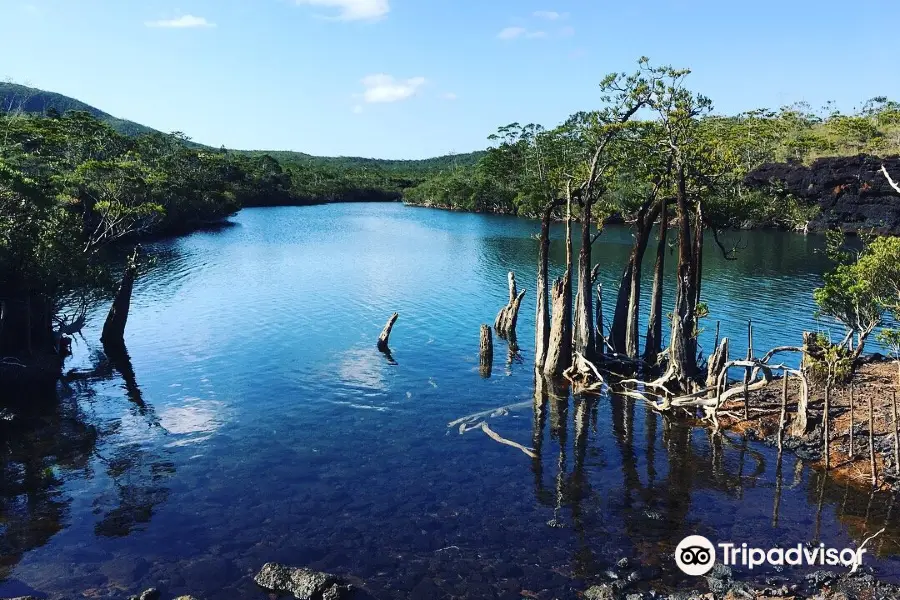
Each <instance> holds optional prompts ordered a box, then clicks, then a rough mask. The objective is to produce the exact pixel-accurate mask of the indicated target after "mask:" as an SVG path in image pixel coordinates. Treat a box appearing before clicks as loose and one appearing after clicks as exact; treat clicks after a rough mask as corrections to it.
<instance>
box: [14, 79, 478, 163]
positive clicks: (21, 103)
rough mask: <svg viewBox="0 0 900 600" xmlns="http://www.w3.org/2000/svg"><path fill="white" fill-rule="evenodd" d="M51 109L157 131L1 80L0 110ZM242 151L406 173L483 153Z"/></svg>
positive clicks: (130, 130)
mask: <svg viewBox="0 0 900 600" xmlns="http://www.w3.org/2000/svg"><path fill="white" fill-rule="evenodd" d="M51 108H52V109H55V110H56V111H57V112H59V113H66V112H68V111H71V110H77V111H84V112H88V113H90V114H91V115H93V116H94V117H96V118H97V119H99V120H101V121H103V122H104V123H106V124H108V125H109V126H110V127H112V128H113V129H115V130H116V131H118V132H119V133H121V134H123V135H129V136H137V135H141V134H145V133H154V132H156V130H155V129H152V128H150V127H147V126H146V125H141V124H140V123H135V122H134V121H128V120H126V119H120V118H118V117H114V116H112V115H111V114H109V113H107V112H104V111H102V110H100V109H99V108H96V107H94V106H91V105H90V104H86V103H84V102H81V101H80V100H76V99H75V98H70V97H68V96H63V95H62V94H57V93H55V92H48V91H45V90H39V89H37V88H31V87H27V86H24V85H18V84H15V83H5V82H0V110H2V111H7V112H8V111H15V110H21V111H24V112H27V113H30V114H39V115H42V114H46V113H47V111H49V110H50V109H51ZM190 145H191V146H195V147H200V146H202V144H197V143H196V142H191V144H190ZM240 152H242V153H246V154H250V155H261V154H268V155H270V156H272V157H273V158H275V159H276V160H278V161H279V162H284V163H294V164H311V165H319V166H328V167H332V168H336V169H365V168H366V167H369V168H375V169H381V170H384V171H403V172H406V173H431V172H435V171H441V170H444V169H449V168H457V167H468V166H471V165H474V164H475V163H476V162H478V159H480V158H481V156H482V155H483V154H484V152H483V151H479V152H470V153H467V154H453V155H448V156H439V157H435V158H426V159H422V160H381V159H377V158H359V157H352V156H351V157H346V156H339V157H330V156H313V155H311V154H304V153H303V152H290V151H284V150H274V151H263V150H247V151H240Z"/></svg>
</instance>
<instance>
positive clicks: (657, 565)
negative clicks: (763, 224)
mask: <svg viewBox="0 0 900 600" xmlns="http://www.w3.org/2000/svg"><path fill="white" fill-rule="evenodd" d="M536 231H537V226H536V224H535V223H534V222H531V221H527V220H521V219H515V218H508V217H499V216H484V215H470V214H458V213H450V212H443V211H437V210H430V209H419V208H406V207H403V206H401V205H399V204H348V205H329V206H318V207H305V208H271V209H251V210H244V211H242V212H241V213H240V214H238V215H237V216H236V217H235V218H234V219H233V225H231V226H229V227H225V228H222V229H220V230H217V231H212V232H201V233H196V234H193V235H190V236H187V237H183V238H179V239H174V240H169V241H164V242H159V243H156V244H154V245H152V246H151V247H150V248H149V250H150V252H151V253H152V255H153V256H154V257H155V265H154V266H153V268H152V269H151V270H150V272H149V273H148V274H147V275H146V276H144V277H143V278H141V279H140V280H139V281H138V283H137V285H136V287H135V292H134V300H133V304H132V312H131V316H130V318H129V322H128V329H127V334H126V341H127V344H128V352H129V354H130V363H124V364H123V363H122V362H121V361H119V362H117V363H116V364H114V365H110V364H108V361H106V358H105V357H104V355H103V354H102V349H101V347H100V345H99V343H98V342H97V341H96V340H97V339H98V338H99V327H100V326H101V325H102V318H103V316H104V311H105V308H106V307H105V306H100V307H98V310H97V311H96V312H95V313H93V314H92V318H91V321H90V323H89V326H88V328H87V329H86V331H85V336H86V341H81V342H79V344H78V345H76V347H75V355H74V356H73V357H72V358H71V359H70V360H69V363H68V364H67V369H73V370H75V371H77V372H78V373H80V374H81V375H79V376H75V377H72V378H70V381H69V382H68V383H66V384H64V385H63V386H62V387H61V389H60V390H59V392H58V398H59V399H58V401H57V400H56V399H55V398H54V399H52V401H51V400H41V401H38V399H35V401H34V402H33V405H32V409H31V410H30V411H28V413H27V414H25V415H23V416H21V417H20V418H19V419H18V420H17V421H16V422H15V423H14V425H11V426H9V427H7V429H5V430H4V431H5V432H6V433H5V434H4V435H7V436H8V439H7V440H6V446H5V449H4V450H3V452H4V454H3V455H2V456H3V470H2V472H0V473H2V477H3V479H2V480H0V482H2V485H0V596H10V595H23V594H25V593H34V592H39V593H42V594H48V595H50V596H52V597H58V596H67V597H80V596H82V595H85V596H87V597H98V598H102V597H119V596H122V595H125V594H131V593H136V592H139V591H140V590H141V589H144V588H147V587H150V586H155V587H159V588H160V589H162V590H163V592H164V594H165V595H166V596H175V595H180V594H184V593H191V594H194V595H196V596H198V597H200V598H204V599H206V600H216V599H219V598H222V599H223V600H224V599H226V598H235V597H258V598H264V597H265V594H264V592H262V591H260V590H258V589H257V588H256V586H255V585H254V584H253V582H252V579H251V576H252V574H254V573H255V572H256V571H258V569H259V568H260V567H261V566H262V564H263V563H265V562H268V561H280V562H285V563H289V564H293V565H298V566H310V567H313V568H317V569H321V570H326V571H331V572H335V573H338V574H342V575H347V576H351V577H353V578H356V580H357V581H358V582H360V583H364V584H365V586H366V587H367V588H368V589H370V590H371V591H372V592H373V593H374V594H376V595H377V596H378V597H383V598H406V597H418V598H442V597H448V598H449V597H455V598H463V597H468V598H492V597H499V598H519V597H521V595H522V593H523V591H524V592H526V593H533V595H534V597H538V598H554V597H560V598H561V597H571V596H572V594H574V592H575V590H581V589H584V588H585V587H586V586H587V585H589V584H590V583H592V582H595V581H598V580H600V579H602V578H603V576H604V575H603V574H604V571H606V570H607V569H609V568H610V567H611V566H612V565H613V564H614V563H615V561H616V560H618V559H619V558H621V557H623V556H627V557H630V558H632V559H635V560H636V561H637V563H640V564H642V565H643V566H644V568H645V569H647V570H648V573H651V574H657V575H660V576H662V577H664V578H669V579H671V581H672V582H673V584H676V585H677V584H678V582H679V581H680V580H679V579H678V578H677V577H675V576H674V575H673V574H672V573H671V571H672V570H673V569H672V561H671V558H670V556H667V554H666V553H671V552H672V551H673V549H674V546H675V545H676V544H677V543H678V541H680V540H681V539H682V538H683V537H685V536H686V535H688V534H695V533H698V534H705V535H707V536H708V537H710V538H711V539H714V540H718V541H726V540H737V541H739V542H740V541H748V542H749V541H754V540H756V541H757V542H760V540H762V541H763V542H765V543H773V544H774V543H781V544H789V545H796V544H797V543H798V542H805V541H812V540H817V539H821V540H822V541H825V542H826V543H829V544H833V545H837V546H839V547H843V546H844V545H847V544H852V545H855V544H856V543H858V542H859V541H860V540H861V539H862V538H863V537H864V536H865V534H866V533H867V532H868V533H871V532H872V531H874V530H877V529H880V528H881V527H882V526H883V525H885V524H887V526H888V528H889V530H888V532H887V533H886V534H885V535H883V536H882V537H881V538H880V539H879V541H878V545H877V548H875V549H873V552H875V551H877V552H878V553H879V557H878V558H873V559H871V560H870V561H869V563H868V564H870V565H872V566H875V567H876V568H877V569H878V570H879V571H880V572H881V573H882V574H885V575H888V576H896V575H898V574H900V560H898V556H897V555H898V553H900V546H898V544H897V540H898V539H900V524H898V523H897V518H896V516H895V514H894V513H898V512H900V511H892V503H890V502H889V501H888V500H887V499H885V498H882V497H879V496H874V497H870V496H869V495H868V494H866V493H862V492H857V491H854V490H848V489H846V488H844V487H842V486H840V485H839V484H836V483H833V482H830V481H828V482H826V481H825V479H824V478H822V477H820V476H819V474H818V473H816V472H814V471H811V470H809V469H808V468H806V467H805V466H803V465H802V464H800V463H798V462H797V461H796V459H794V458H793V457H791V456H789V455H786V456H785V457H784V462H783V465H782V468H781V469H778V468H777V466H776V454H775V453H774V451H772V450H771V449H770V448H768V447H766V446H764V445H762V444H758V443H748V442H746V441H743V440H741V439H739V438H736V437H731V436H727V435H713V434H711V433H709V432H707V431H706V430H703V429H691V428H690V427H687V426H686V425H683V424H680V423H676V422H668V421H666V420H664V419H662V418H661V417H659V416H658V415H656V414H655V413H653V412H652V411H649V410H648V409H647V408H646V407H645V406H644V405H643V404H641V403H636V402H634V401H631V400H627V399H623V398H618V397H605V396H604V397H601V398H597V399H582V398H571V397H563V398H561V399H554V398H552V397H547V398H544V397H542V396H541V395H540V394H538V395H537V398H538V402H537V403H536V404H535V403H534V399H535V391H534V390H535V388H534V382H533V374H532V368H531V364H532V360H533V358H532V357H533V330H532V326H533V322H534V294H533V290H534V276H535V266H536V253H537V242H536V240H535V239H533V237H532V236H533V235H534V234H535V233H536ZM560 233H561V231H560V230H559V229H555V230H554V238H555V241H554V244H553V247H552V251H551V254H552V257H551V258H552V261H553V269H554V273H559V271H560V268H561V264H562V262H563V260H564V248H563V245H562V243H561V242H560V241H559V240H560V237H561V236H560ZM729 237H730V242H732V244H734V243H736V242H739V244H738V245H739V246H740V247H741V252H740V253H739V254H738V260H736V261H726V260H724V259H723V258H722V256H721V255H720V254H719V253H718V251H717V250H715V249H714V248H712V247H710V248H708V249H707V254H706V256H705V259H704V284H703V296H704V298H703V299H704V301H706V302H708V303H709V305H710V311H711V315H710V317H708V318H707V319H705V320H704V322H703V327H704V332H703V334H702V335H701V343H702V345H703V346H704V347H705V348H707V349H708V348H710V347H711V346H712V339H713V336H714V330H715V323H716V321H719V322H720V328H721V332H722V335H727V336H730V337H732V338H733V339H735V340H737V341H736V342H735V343H736V344H737V347H740V346H741V345H742V344H743V343H744V340H745V335H746V322H747V319H751V318H752V319H753V321H754V338H755V345H756V347H757V348H760V349H763V348H769V347H772V346H776V345H782V344H796V343H798V342H799V341H800V336H801V333H802V332H803V331H804V330H810V329H815V328H817V327H821V326H822V324H819V323H817V322H816V320H815V318H814V316H813V313H814V306H813V303H812V298H811V290H812V289H813V288H814V287H815V286H816V285H817V284H818V282H819V281H820V276H821V273H822V272H823V270H824V269H826V268H827V265H826V263H825V262H824V260H823V258H822V256H821V255H820V254H819V253H818V252H817V251H818V250H820V249H821V247H822V240H821V239H820V238H818V237H815V236H808V237H804V236H800V235H794V234H788V233H780V232H744V233H741V234H729ZM738 238H740V239H738ZM630 243H631V238H630V234H629V232H628V230H627V229H624V228H621V227H609V228H608V230H607V231H605V232H604V233H603V235H602V236H601V238H600V241H598V242H597V244H596V246H595V251H594V259H595V261H597V262H601V263H602V265H603V268H602V272H601V280H602V282H603V284H604V287H605V288H606V289H608V290H609V293H608V294H607V298H606V304H607V307H606V310H605V313H606V315H607V318H609V317H610V316H611V315H612V304H613V302H614V294H613V290H615V289H616V287H617V279H618V276H619V275H620V273H621V269H622V266H623V264H624V261H625V258H626V256H627V253H628V251H629V249H630ZM709 246H712V244H709ZM653 254H654V250H653V245H651V249H650V250H649V251H648V259H647V261H646V262H647V268H648V272H647V274H646V275H645V279H644V281H645V283H646V284H647V285H649V282H650V279H651V276H650V274H649V267H650V263H652V260H653V259H652V256H653ZM668 258H669V264H670V265H672V264H673V263H674V255H673V254H672V253H671V252H670V254H669V257H668ZM510 270H512V271H515V273H516V275H517V278H518V280H519V285H520V288H526V289H527V290H528V293H527V295H526V297H525V301H524V303H523V308H522V312H521V314H520V318H519V344H520V346H521V349H520V354H519V355H518V356H514V357H512V358H511V359H509V358H508V356H507V352H506V348H505V346H504V343H503V342H502V341H498V342H497V347H496V348H495V364H494V368H493V373H492V376H491V377H490V378H482V377H481V376H480V375H479V370H478V339H479V326H480V324H481V323H491V322H493V319H494V316H495V315H496V313H497V311H498V310H499V308H500V307H501V306H502V305H503V304H504V303H505V302H506V295H507V290H506V273H507V271H510ZM666 291H667V294H668V296H667V297H666V304H667V305H668V304H670V303H671V300H672V298H671V290H670V289H668V288H667V290H666ZM394 311H397V312H399V313H400V318H399V320H398V322H397V325H396V326H395V328H394V333H393V335H392V337H391V349H392V353H393V359H394V361H389V360H388V359H387V358H386V357H385V356H384V355H382V354H381V353H379V352H378V351H377V349H376V348H375V340H376V339H377V336H378V334H379V333H380V331H381V328H382V327H383V325H384V323H385V321H386V320H387V318H388V317H389V316H390V314H391V313H392V312H394ZM643 314H644V315H646V311H644V313H643ZM642 329H643V328H642ZM88 374H89V375H88ZM507 405H518V406H515V407H514V408H512V409H510V410H508V411H501V413H502V414H497V415H496V416H493V417H487V421H488V422H489V423H490V426H491V428H492V429H493V430H494V431H496V432H497V433H499V434H500V435H502V436H503V437H506V438H508V439H511V440H514V441H516V442H519V443H521V444H523V445H525V446H528V447H531V448H534V449H535V450H536V452H537V453H538V456H539V458H537V459H534V460H533V459H531V458H529V457H527V456H526V455H525V454H523V453H522V452H520V451H519V450H517V449H515V448H512V447H509V446H505V445H501V444H498V443H497V442H495V441H493V440H491V439H489V438H488V437H487V436H486V435H484V434H483V433H482V432H481V431H480V430H473V431H469V432H466V433H465V434H463V435H461V434H460V433H459V429H458V427H448V423H450V422H451V421H454V420H455V419H458V418H460V417H463V416H465V415H469V414H471V413H476V412H479V411H488V410H492V409H495V408H498V407H503V406H507ZM779 477H780V479H781V481H782V484H781V485H778V483H777V482H778V480H779ZM776 488H779V490H778V491H777V492H776ZM776 496H777V497H778V501H777V502H776ZM776 504H777V513H778V514H777V518H776V515H775V514H774V513H775V507H776ZM637 563H634V564H637Z"/></svg>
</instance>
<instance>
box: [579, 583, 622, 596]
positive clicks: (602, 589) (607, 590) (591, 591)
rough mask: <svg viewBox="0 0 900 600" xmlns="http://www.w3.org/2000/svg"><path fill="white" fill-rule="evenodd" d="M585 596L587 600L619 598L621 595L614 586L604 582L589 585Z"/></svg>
mask: <svg viewBox="0 0 900 600" xmlns="http://www.w3.org/2000/svg"><path fill="white" fill-rule="evenodd" d="M584 597H585V599H586V600H617V598H618V597H619V595H618V592H617V591H616V589H615V588H614V587H612V586H611V585H606V584H605V583H604V584H601V585H594V586H591V587H589V588H588V590H587V591H586V592H585V593H584Z"/></svg>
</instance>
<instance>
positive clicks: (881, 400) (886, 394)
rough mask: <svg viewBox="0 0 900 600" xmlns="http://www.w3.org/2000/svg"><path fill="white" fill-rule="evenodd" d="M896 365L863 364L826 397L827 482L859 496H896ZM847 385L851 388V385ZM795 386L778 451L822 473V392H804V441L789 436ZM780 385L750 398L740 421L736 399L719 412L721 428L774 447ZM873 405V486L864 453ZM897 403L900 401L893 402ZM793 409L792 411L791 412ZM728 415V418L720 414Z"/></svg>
mask: <svg viewBox="0 0 900 600" xmlns="http://www.w3.org/2000/svg"><path fill="white" fill-rule="evenodd" d="M897 378H898V373H897V361H896V360H892V359H884V360H880V361H876V360H871V358H870V360H869V361H867V362H866V363H864V364H862V365H861V366H860V367H859V369H858V370H857V372H856V373H855V374H854V376H853V379H852V381H851V382H848V383H846V384H843V385H839V386H836V387H835V388H834V389H833V390H832V392H831V399H830V402H829V404H830V406H829V415H830V426H829V430H830V435H829V448H830V452H829V455H830V468H829V469H828V470H827V474H828V477H830V478H833V479H834V480H835V481H838V482H841V483H848V484H850V485H852V486H854V487H856V488H858V489H860V490H870V491H875V492H900V465H898V461H897V458H896V456H895V453H896V449H895V447H894V439H893V435H894V428H893V425H894V419H893V415H892V414H891V413H892V412H893V406H892V394H897V395H898V396H900V385H898V381H897ZM851 384H852V385H851ZM799 387H800V385H799V383H798V382H797V381H789V389H788V398H789V399H788V405H787V406H788V412H787V415H786V416H787V424H786V428H785V435H784V438H783V449H784V450H787V451H789V452H791V453H793V454H795V455H796V456H798V457H799V458H801V459H802V460H804V461H805V462H807V463H809V464H810V465H811V466H812V467H813V468H814V469H816V470H819V471H825V459H824V435H823V434H824V427H823V415H824V405H825V388H824V385H822V384H821V383H814V382H810V386H809V404H808V413H809V433H807V434H806V435H804V436H799V437H798V436H794V435H791V434H790V424H791V422H792V420H793V414H794V412H795V409H796V401H795V400H794V399H795V398H796V397H797V395H798V394H799ZM781 388H782V379H781V378H777V379H774V380H772V381H771V382H770V383H769V384H768V385H767V386H765V387H764V388H763V389H760V390H757V391H755V392H750V406H751V411H752V412H753V413H755V415H754V414H751V418H750V420H749V421H746V420H744V419H743V415H742V414H741V413H742V411H743V398H741V397H736V398H734V399H732V400H730V401H728V402H726V403H725V405H723V406H722V408H721V409H720V414H721V417H720V427H721V428H722V429H723V430H727V431H732V432H734V433H737V434H739V435H741V436H745V437H748V438H749V439H750V440H753V441H760V442H763V443H765V444H767V445H769V446H774V447H777V446H778V428H779V419H780V407H781V394H782V390H781ZM851 396H852V397H853V411H852V412H853V415H852V419H853V436H852V437H853V454H852V456H851V453H850V422H851V414H850V413H851V410H850V398H851ZM869 400H871V401H872V407H873V415H872V421H873V423H874V432H873V441H874V460H875V467H876V468H875V472H876V480H877V483H876V485H874V486H873V484H872V470H871V460H872V455H871V454H870V452H869V435H868V431H869V426H868V401H869ZM898 402H900V398H898ZM792 409H794V411H793V412H792ZM723 413H730V414H723Z"/></svg>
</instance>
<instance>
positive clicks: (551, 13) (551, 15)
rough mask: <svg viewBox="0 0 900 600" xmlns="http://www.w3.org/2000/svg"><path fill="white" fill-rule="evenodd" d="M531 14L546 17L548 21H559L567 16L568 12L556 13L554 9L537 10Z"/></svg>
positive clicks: (539, 17) (540, 17)
mask: <svg viewBox="0 0 900 600" xmlns="http://www.w3.org/2000/svg"><path fill="white" fill-rule="evenodd" d="M532 15H533V16H534V17H536V18H538V19H546V20H548V21H559V20H560V19H565V18H567V17H568V16H569V13H558V12H556V11H555V10H537V11H535V12H533V13H532Z"/></svg>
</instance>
